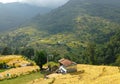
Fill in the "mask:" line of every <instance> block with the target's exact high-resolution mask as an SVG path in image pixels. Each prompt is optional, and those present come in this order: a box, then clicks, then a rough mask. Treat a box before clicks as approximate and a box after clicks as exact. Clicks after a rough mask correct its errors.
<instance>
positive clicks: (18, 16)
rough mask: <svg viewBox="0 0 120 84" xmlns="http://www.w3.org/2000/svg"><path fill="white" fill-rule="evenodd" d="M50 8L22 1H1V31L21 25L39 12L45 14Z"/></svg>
mask: <svg viewBox="0 0 120 84" xmlns="http://www.w3.org/2000/svg"><path fill="white" fill-rule="evenodd" d="M50 10H51V8H45V7H37V6H32V5H28V4H22V3H7V4H2V3H0V31H3V30H9V29H11V28H16V27H19V26H20V25H21V24H23V23H25V22H26V21H28V20H29V19H31V18H32V17H33V16H35V15H37V14H38V13H39V14H45V13H47V12H49V11H50Z"/></svg>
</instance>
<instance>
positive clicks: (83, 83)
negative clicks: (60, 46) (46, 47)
mask: <svg viewBox="0 0 120 84" xmlns="http://www.w3.org/2000/svg"><path fill="white" fill-rule="evenodd" d="M77 68H78V72H76V73H72V74H66V75H60V74H53V75H51V76H50V77H51V78H50V79H47V80H43V79H39V80H37V81H36V82H35V83H32V82H29V84H40V83H41V84H48V83H51V84H119V83H120V70H119V69H118V67H111V66H92V65H81V64H79V65H78V66H77Z"/></svg>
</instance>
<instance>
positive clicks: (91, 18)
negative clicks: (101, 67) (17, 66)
mask: <svg viewBox="0 0 120 84" xmlns="http://www.w3.org/2000/svg"><path fill="white" fill-rule="evenodd" d="M119 4H120V1H118V0H105V1H104V0H97V1H96V0H70V1H69V2H68V3H66V4H65V5H63V6H62V7H59V8H57V9H54V10H53V11H51V12H50V13H48V14H46V15H37V16H36V17H35V18H33V19H32V20H31V22H30V23H29V24H27V26H26V27H23V28H20V29H17V30H15V31H11V32H8V33H4V34H1V37H0V51H1V53H3V50H4V48H6V47H7V48H9V49H10V50H11V53H15V52H16V50H19V52H18V53H17V54H24V53H23V51H25V50H27V49H31V48H32V49H34V50H40V49H41V50H46V51H47V53H48V55H53V58H52V59H51V60H54V61H57V59H58V58H61V57H65V58H68V59H72V60H73V61H75V62H77V63H89V64H112V65H118V64H119V62H120V60H119V59H120V58H119V57H120V50H119V49H120V46H119V44H120V41H119V32H120V25H119V22H120V18H119V17H120V15H119V13H120V9H119V8H120V6H119ZM116 43H117V44H116ZM113 44H114V45H113ZM10 50H9V51H10ZM12 51H13V52H12ZM108 59H109V60H108Z"/></svg>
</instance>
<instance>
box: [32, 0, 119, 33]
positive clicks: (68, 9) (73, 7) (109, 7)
mask: <svg viewBox="0 0 120 84" xmlns="http://www.w3.org/2000/svg"><path fill="white" fill-rule="evenodd" d="M119 3H120V1H119V0H105V1H103V0H97V1H96V0H70V1H69V2H68V3H67V4H65V5H64V6H62V7H59V8H58V9H55V10H53V11H52V12H51V13H48V14H47V15H45V16H36V17H35V18H34V20H33V21H32V24H35V25H38V27H40V29H43V30H45V29H46V30H48V31H49V32H51V33H55V32H56V33H57V32H62V31H63V32H64V31H65V30H66V31H68V30H72V29H73V28H74V23H75V19H76V18H77V17H81V16H85V15H88V16H91V17H99V18H101V19H106V20H109V21H111V22H115V23H119V22H120V5H119Z"/></svg>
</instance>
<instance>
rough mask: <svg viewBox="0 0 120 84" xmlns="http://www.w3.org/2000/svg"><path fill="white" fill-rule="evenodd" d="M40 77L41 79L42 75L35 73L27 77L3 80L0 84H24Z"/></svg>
mask: <svg viewBox="0 0 120 84" xmlns="http://www.w3.org/2000/svg"><path fill="white" fill-rule="evenodd" d="M41 77H43V75H42V74H40V72H37V73H32V74H29V75H24V76H20V77H17V78H15V79H9V80H3V81H0V84H26V83H28V82H30V81H31V80H35V79H38V78H41Z"/></svg>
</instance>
